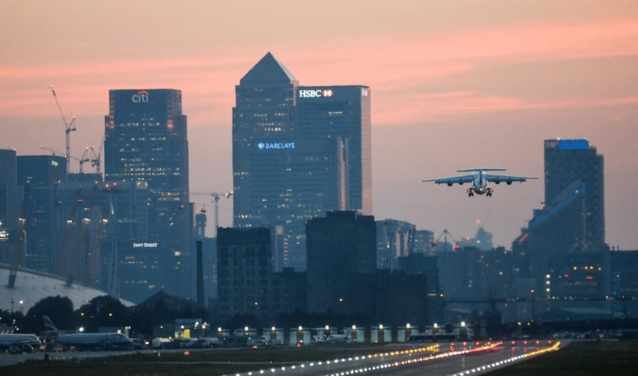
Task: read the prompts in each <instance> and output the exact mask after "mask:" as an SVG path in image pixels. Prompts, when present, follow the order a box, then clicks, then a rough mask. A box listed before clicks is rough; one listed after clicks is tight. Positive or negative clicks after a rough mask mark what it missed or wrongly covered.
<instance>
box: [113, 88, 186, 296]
mask: <svg viewBox="0 0 638 376" xmlns="http://www.w3.org/2000/svg"><path fill="white" fill-rule="evenodd" d="M104 162H105V171H104V172H105V181H106V182H117V181H122V180H126V181H131V180H132V181H143V182H145V183H146V184H147V185H148V192H149V194H148V197H149V202H148V207H149V228H148V230H149V238H150V239H149V242H159V243H161V244H163V245H164V247H163V248H164V249H165V250H166V251H165V252H170V253H171V256H174V258H171V259H174V260H175V261H174V262H171V263H170V264H169V265H163V267H164V268H165V270H166V278H167V279H166V281H165V288H166V290H167V291H169V292H170V293H173V294H177V295H180V296H189V295H190V294H191V292H192V291H191V289H192V286H190V282H189V281H190V276H189V272H190V266H189V262H190V260H189V257H188V256H189V250H190V248H191V247H190V246H191V244H190V229H191V227H192V215H190V212H189V208H190V206H189V204H188V202H189V197H188V192H189V187H188V140H187V128H186V116H185V115H183V114H182V92H181V90H175V89H152V90H110V91H109V114H108V115H107V116H106V117H105V140H104ZM122 240H124V239H118V241H122ZM175 282H178V283H175Z"/></svg>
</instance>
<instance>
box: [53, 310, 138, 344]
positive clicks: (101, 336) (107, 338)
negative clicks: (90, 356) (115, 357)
mask: <svg viewBox="0 0 638 376" xmlns="http://www.w3.org/2000/svg"><path fill="white" fill-rule="evenodd" d="M44 326H45V327H46V330H47V338H52V339H53V342H54V343H56V344H59V345H62V346H64V347H71V346H73V347H75V348H77V349H78V350H98V349H102V350H132V349H133V342H132V341H131V339H130V338H128V337H127V336H125V335H124V334H121V333H77V334H60V333H59V331H58V328H56V327H55V325H54V324H53V322H52V321H51V319H50V318H49V317H48V316H44Z"/></svg>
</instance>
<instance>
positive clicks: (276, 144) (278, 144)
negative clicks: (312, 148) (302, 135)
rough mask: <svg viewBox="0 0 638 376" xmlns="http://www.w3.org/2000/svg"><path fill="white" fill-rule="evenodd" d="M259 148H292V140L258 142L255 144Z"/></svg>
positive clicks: (293, 146) (293, 144) (293, 145)
mask: <svg viewBox="0 0 638 376" xmlns="http://www.w3.org/2000/svg"><path fill="white" fill-rule="evenodd" d="M257 147H258V148H259V150H263V149H294V148H295V143H294V142H260V143H258V144H257Z"/></svg>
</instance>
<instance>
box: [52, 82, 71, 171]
mask: <svg viewBox="0 0 638 376" xmlns="http://www.w3.org/2000/svg"><path fill="white" fill-rule="evenodd" d="M51 92H52V93H53V99H55V104H56V105H57V106H58V110H59V111H60V116H62V121H63V122H64V133H65V135H66V154H65V155H64V157H65V158H67V163H66V173H67V175H68V174H69V161H68V158H69V157H70V155H71V135H70V133H71V132H73V131H75V130H76V128H75V127H74V126H73V123H74V122H75V116H73V118H72V119H71V122H70V123H67V121H66V117H64V113H63V112H62V107H60V103H58V96H57V95H56V94H55V90H53V85H51Z"/></svg>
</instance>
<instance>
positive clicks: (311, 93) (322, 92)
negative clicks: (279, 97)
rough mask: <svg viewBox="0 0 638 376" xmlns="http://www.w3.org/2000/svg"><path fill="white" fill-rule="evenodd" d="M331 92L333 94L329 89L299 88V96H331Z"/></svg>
mask: <svg viewBox="0 0 638 376" xmlns="http://www.w3.org/2000/svg"><path fill="white" fill-rule="evenodd" d="M332 94H334V92H333V91H332V90H330V89H324V90H322V89H315V90H308V89H303V90H299V98H321V97H332Z"/></svg>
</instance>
